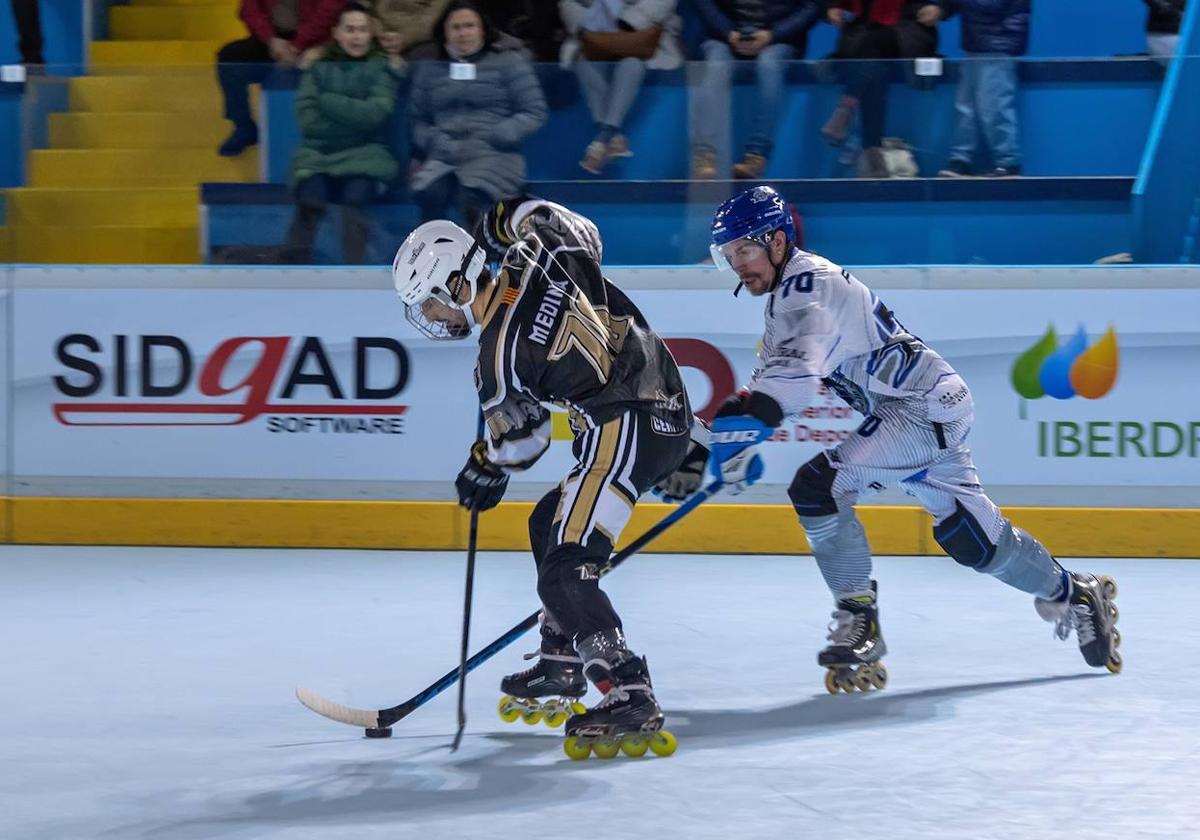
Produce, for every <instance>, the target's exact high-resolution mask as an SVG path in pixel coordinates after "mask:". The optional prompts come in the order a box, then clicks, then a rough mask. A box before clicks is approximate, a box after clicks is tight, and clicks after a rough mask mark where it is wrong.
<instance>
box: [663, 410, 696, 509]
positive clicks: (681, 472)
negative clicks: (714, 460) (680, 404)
mask: <svg viewBox="0 0 1200 840" xmlns="http://www.w3.org/2000/svg"><path fill="white" fill-rule="evenodd" d="M708 437H709V435H708V427H707V426H706V425H704V421H703V420H700V419H698V418H697V419H696V420H694V421H693V423H692V442H691V445H690V446H689V447H688V451H687V455H685V456H684V457H683V463H681V464H680V465H679V466H678V467H676V468H675V472H673V473H671V474H670V475H668V476H667V477H666V478H664V479H663V480H662V481H660V482H659V483H658V484H656V485H654V492H655V493H657V494H658V496H659V498H661V499H662V500H663V501H664V502H669V503H671V504H677V503H679V502H683V501H686V500H687V498H688V497H689V496H691V495H692V494H693V493H695V492H696V491H697V490H699V489H700V482H701V481H703V480H704V465H705V464H707V463H708Z"/></svg>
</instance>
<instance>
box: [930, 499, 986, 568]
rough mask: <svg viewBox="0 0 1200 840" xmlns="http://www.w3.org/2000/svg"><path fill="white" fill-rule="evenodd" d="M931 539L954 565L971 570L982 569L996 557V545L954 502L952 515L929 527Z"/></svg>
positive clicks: (976, 521)
mask: <svg viewBox="0 0 1200 840" xmlns="http://www.w3.org/2000/svg"><path fill="white" fill-rule="evenodd" d="M933 538H934V539H935V540H937V544H938V545H940V546H941V547H942V550H943V551H945V552H946V553H947V554H949V555H950V556H951V557H953V558H954V560H955V562H957V563H961V564H962V565H964V566H968V567H970V568H972V569H976V570H982V569H983V568H984V567H986V566H987V565H988V564H989V563H990V562H991V561H992V558H993V557H994V556H995V555H996V546H995V545H994V544H993V543H992V541H991V540H989V539H988V537H987V533H986V532H985V531H984V530H983V526H982V525H980V524H979V520H977V519H976V518H975V517H974V516H972V515H971V514H970V512H969V511H968V510H967V509H966V508H965V507H963V506H962V502H958V501H956V502H955V503H954V513H952V514H950V515H949V516H947V517H946V519H945V520H943V521H942V522H941V523H940V524H938V525H934V526H933Z"/></svg>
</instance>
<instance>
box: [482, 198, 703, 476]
mask: <svg viewBox="0 0 1200 840" xmlns="http://www.w3.org/2000/svg"><path fill="white" fill-rule="evenodd" d="M505 228H506V230H505V234H506V237H505V238H506V239H508V240H515V243H514V244H513V245H512V246H511V247H509V249H508V252H507V254H506V255H505V258H504V263H503V266H502V268H501V271H500V274H499V276H498V278H497V287H496V291H495V294H494V295H493V296H492V299H491V301H490V302H489V304H488V308H487V311H486V312H485V313H484V316H483V318H482V319H481V325H482V330H481V333H480V337H479V360H478V362H477V363H476V366H475V386H476V389H477V390H478V392H479V403H480V405H481V406H482V408H483V413H484V419H485V421H486V424H487V444H488V458H489V460H491V461H492V462H493V463H495V464H497V465H498V466H500V467H502V468H503V469H505V470H506V471H518V470H523V469H526V468H528V467H529V466H531V465H532V464H533V463H534V462H535V461H536V460H537V459H538V458H539V457H541V455H542V453H543V452H545V451H546V448H547V447H548V446H549V445H550V430H551V422H550V412H549V411H548V410H547V409H546V407H545V404H547V403H548V404H554V405H557V406H560V407H562V408H564V409H566V410H567V412H568V415H569V417H570V422H571V427H572V430H573V432H574V433H575V435H576V436H578V435H580V434H582V433H583V432H584V431H586V430H587V429H589V428H594V427H596V426H599V425H602V424H604V423H606V422H607V421H609V420H611V419H613V418H614V417H618V416H619V415H621V414H623V413H625V412H626V411H630V410H635V409H641V410H643V411H645V412H647V413H648V414H649V415H650V420H651V426H652V428H653V429H654V431H656V432H658V433H659V434H664V435H686V434H687V433H688V427H689V424H690V421H691V416H692V415H691V409H690V407H689V406H688V400H687V394H686V392H685V391H684V388H683V379H682V377H681V376H680V373H679V368H678V367H677V366H676V364H675V360H674V359H673V358H672V357H671V353H670V352H669V351H668V350H667V348H666V345H665V344H663V341H662V339H661V338H659V337H658V336H657V335H656V334H655V333H654V332H653V331H652V330H651V329H650V327H649V325H648V324H647V323H646V319H645V318H644V317H642V313H641V312H639V311H638V308H637V307H636V306H634V305H633V303H632V302H631V301H630V300H629V298H628V297H626V296H625V293H624V292H622V291H621V290H620V289H619V288H617V287H616V286H615V285H613V284H612V283H611V282H609V281H608V280H607V279H605V277H604V275H603V274H602V272H601V269H600V258H601V244H600V235H599V232H598V231H597V230H596V227H595V225H594V224H592V222H591V221H590V220H588V219H586V218H584V217H583V216H580V215H579V214H577V213H573V212H572V211H570V210H568V209H566V208H565V207H562V206H560V205H557V204H553V203H550V202H544V201H539V200H528V201H525V202H523V203H521V204H520V205H518V207H517V208H516V210H515V211H514V212H512V213H511V215H510V216H509V217H508V218H507V219H506V220H505Z"/></svg>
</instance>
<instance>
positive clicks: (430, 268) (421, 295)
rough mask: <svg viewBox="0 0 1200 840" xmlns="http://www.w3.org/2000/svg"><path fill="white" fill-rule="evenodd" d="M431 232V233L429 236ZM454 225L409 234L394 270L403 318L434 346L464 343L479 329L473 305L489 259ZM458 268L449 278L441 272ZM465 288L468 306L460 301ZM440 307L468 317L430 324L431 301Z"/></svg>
mask: <svg viewBox="0 0 1200 840" xmlns="http://www.w3.org/2000/svg"><path fill="white" fill-rule="evenodd" d="M429 228H432V230H430V229H429ZM468 243H471V240H470V238H469V236H468V234H467V233H466V232H465V231H463V230H461V229H460V228H458V227H457V225H454V224H453V223H451V222H430V223H426V225H422V227H421V228H418V229H417V230H416V231H414V232H413V234H410V236H409V238H408V240H406V241H405V244H404V245H402V246H401V248H400V250H399V251H398V252H397V254H396V259H395V260H394V261H393V264H392V275H393V282H394V283H395V286H396V292H397V294H398V295H399V297H400V300H401V301H402V302H403V303H404V317H405V319H406V320H407V321H408V322H409V323H410V324H412V325H413V327H415V328H416V330H417V331H418V332H420V333H421V334H422V335H424V336H426V337H427V338H430V339H433V340H435V341H446V340H461V339H464V338H466V337H467V336H469V335H470V334H471V330H472V329H473V328H474V326H475V319H474V314H473V313H472V311H471V304H472V303H474V302H475V298H476V296H477V295H478V292H479V279H480V277H481V275H482V274H483V269H484V265H485V262H486V254H485V253H484V251H483V249H482V248H481V247H480V246H479V245H478V244H477V243H471V244H468ZM446 263H449V266H454V267H453V268H451V269H450V270H449V271H448V273H447V274H446V275H445V277H444V279H443V278H442V277H440V276H439V275H440V274H441V272H442V271H446V268H448V267H449V266H447V265H446ZM464 283H465V284H466V287H467V289H466V290H467V295H466V300H464V301H461V302H460V301H459V300H457V299H456V298H458V297H459V296H460V295H461V293H462V291H463V284H464ZM430 300H432V301H435V302H437V303H438V304H441V305H442V306H445V307H448V308H450V309H452V310H454V311H456V312H458V313H460V314H461V315H462V316H463V319H462V321H445V320H441V319H434V318H431V317H430V316H429V314H428V311H427V307H426V306H425V303H426V301H430Z"/></svg>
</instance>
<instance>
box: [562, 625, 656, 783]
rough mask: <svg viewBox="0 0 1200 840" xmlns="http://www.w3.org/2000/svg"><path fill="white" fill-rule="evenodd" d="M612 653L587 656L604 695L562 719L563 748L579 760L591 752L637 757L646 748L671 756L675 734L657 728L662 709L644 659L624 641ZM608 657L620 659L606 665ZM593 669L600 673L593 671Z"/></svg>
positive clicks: (591, 670) (597, 683)
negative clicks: (567, 718) (565, 737)
mask: <svg viewBox="0 0 1200 840" xmlns="http://www.w3.org/2000/svg"><path fill="white" fill-rule="evenodd" d="M609 632H614V631H609ZM615 632H616V633H618V634H619V633H620V631H619V630H617V631H615ZM596 635H597V636H598V635H601V634H596ZM591 638H592V639H594V638H595V636H593V637H591ZM585 650H586V646H585V644H581V645H580V652H581V653H584V652H585ZM615 653H616V654H617V656H616V657H612V658H610V657H605V659H603V660H598V659H597V658H593V657H592V656H590V655H588V674H589V676H593V678H594V681H595V683H596V687H597V688H600V689H601V690H602V691H604V699H602V700H601V701H600V702H599V703H597V704H596V705H595V706H593V707H592V708H590V709H587V710H585V711H584V712H583V713H582V714H577V715H574V716H572V717H571V719H570V720H568V721H567V728H566V736H567V739H566V740H565V741H564V742H563V751H564V752H565V753H566V754H567V755H568V756H569V757H570V758H571V759H572V760H574V761H582V760H584V759H586V758H587V757H588V756H589V755H590V754H591V753H593V752H594V753H595V754H596V755H597V756H598V757H599V758H615V757H616V756H617V753H621V752H623V753H625V755H627V756H629V757H630V758H640V757H641V756H643V755H645V754H646V750H650V751H651V752H653V753H654V754H655V755H658V756H664V757H665V756H668V755H670V754H671V753H673V752H675V746H676V741H675V736H674V735H672V734H671V733H670V732H667V731H666V730H664V729H663V728H662V726H663V713H662V709H661V708H659V705H658V701H657V700H656V699H655V698H654V688H653V686H651V684H650V671H649V670H648V669H647V667H646V660H645V659H644V658H643V657H640V656H634V655H633V654H632V653H630V651H629V649H628V648H624V647H623V646H622V649H621V650H619V651H616V652H615ZM585 655H587V654H585ZM613 658H616V659H618V660H619V661H620V664H619V665H616V666H615V667H612V668H609V667H608V663H609V662H611V661H613ZM597 671H600V672H601V673H600V674H599V675H597V674H596V672H597Z"/></svg>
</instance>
